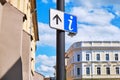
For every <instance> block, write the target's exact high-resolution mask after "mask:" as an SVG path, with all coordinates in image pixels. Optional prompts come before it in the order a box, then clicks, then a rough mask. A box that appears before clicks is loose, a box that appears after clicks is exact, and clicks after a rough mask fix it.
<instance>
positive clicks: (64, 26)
mask: <svg viewBox="0 0 120 80" xmlns="http://www.w3.org/2000/svg"><path fill="white" fill-rule="evenodd" d="M50 27H51V28H55V29H59V30H64V31H68V32H71V33H77V17H76V16H74V15H71V14H66V13H64V12H61V11H58V10H54V9H50Z"/></svg>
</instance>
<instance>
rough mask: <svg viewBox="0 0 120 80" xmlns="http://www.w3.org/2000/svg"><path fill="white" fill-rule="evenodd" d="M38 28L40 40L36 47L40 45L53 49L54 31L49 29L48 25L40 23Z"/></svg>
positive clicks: (54, 42)
mask: <svg viewBox="0 0 120 80" xmlns="http://www.w3.org/2000/svg"><path fill="white" fill-rule="evenodd" d="M38 27H39V38H40V41H39V42H37V43H38V45H41V46H44V45H48V46H53V47H55V45H56V35H55V34H56V30H55V29H51V28H50V26H49V25H48V24H45V23H40V22H39V23H38Z"/></svg>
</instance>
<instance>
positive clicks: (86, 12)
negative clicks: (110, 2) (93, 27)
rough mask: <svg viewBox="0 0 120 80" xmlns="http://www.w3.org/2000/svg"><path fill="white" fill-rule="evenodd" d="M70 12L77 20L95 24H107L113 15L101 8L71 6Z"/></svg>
mask: <svg viewBox="0 0 120 80" xmlns="http://www.w3.org/2000/svg"><path fill="white" fill-rule="evenodd" d="M71 11H72V12H71V13H72V14H74V15H76V16H77V18H78V21H79V22H85V23H90V24H97V25H101V26H103V25H108V24H109V23H110V21H111V19H113V18H114V15H112V14H111V13H108V12H107V11H105V10H103V9H87V8H83V7H73V8H72V10H71Z"/></svg>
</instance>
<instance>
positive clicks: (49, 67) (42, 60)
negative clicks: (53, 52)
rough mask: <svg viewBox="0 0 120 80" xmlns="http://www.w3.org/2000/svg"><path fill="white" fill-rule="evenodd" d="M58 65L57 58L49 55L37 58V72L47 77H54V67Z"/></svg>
mask: <svg viewBox="0 0 120 80" xmlns="http://www.w3.org/2000/svg"><path fill="white" fill-rule="evenodd" d="M55 64H56V57H55V56H47V55H38V56H37V57H36V65H39V66H37V68H36V70H37V71H38V72H40V73H42V74H44V75H45V76H46V77H49V76H54V73H55V69H54V68H53V66H55Z"/></svg>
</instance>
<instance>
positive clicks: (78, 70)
mask: <svg viewBox="0 0 120 80" xmlns="http://www.w3.org/2000/svg"><path fill="white" fill-rule="evenodd" d="M77 75H78V76H79V75H80V68H77Z"/></svg>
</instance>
